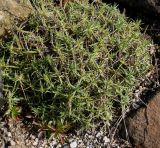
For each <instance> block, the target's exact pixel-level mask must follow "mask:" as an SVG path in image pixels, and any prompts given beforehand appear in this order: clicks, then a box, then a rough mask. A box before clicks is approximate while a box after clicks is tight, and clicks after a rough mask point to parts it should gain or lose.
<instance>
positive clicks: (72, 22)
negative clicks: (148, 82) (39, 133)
mask: <svg viewBox="0 0 160 148" xmlns="http://www.w3.org/2000/svg"><path fill="white" fill-rule="evenodd" d="M35 8H36V10H35V12H34V14H33V15H32V16H31V17H30V18H29V19H28V20H27V21H26V22H25V23H23V24H21V25H20V26H17V28H16V31H15V32H14V34H13V36H12V37H10V39H8V40H7V41H6V42H1V43H2V46H1V47H2V51H1V54H0V55H1V62H0V63H1V64H0V66H1V68H2V74H3V79H4V95H5V97H6V98H7V100H8V113H9V114H11V115H12V116H13V117H15V116H17V115H20V114H21V113H22V112H23V111H24V110H25V108H26V107H27V108H28V110H27V113H28V114H32V115H34V116H35V117H36V118H37V119H38V120H39V121H40V122H41V123H47V124H49V125H52V126H54V127H56V126H59V125H62V126H63V127H64V129H65V128H66V129H67V127H72V126H75V125H79V126H81V127H88V126H93V125H94V122H95V121H97V120H102V121H105V122H106V123H108V122H110V121H111V120H112V119H113V118H114V113H115V110H116V108H117V107H118V108H121V110H123V109H125V108H126V107H127V106H128V105H129V102H130V101H131V98H132V95H133V91H134V89H135V87H136V85H137V84H138V83H139V81H140V79H141V78H142V77H143V76H144V75H145V73H146V72H147V70H148V68H149V66H150V64H149V53H148V51H147V49H148V45H149V44H150V42H149V41H148V40H146V39H145V38H144V36H143V34H141V33H140V27H139V26H140V23H139V22H132V21H130V22H129V21H127V19H126V17H125V16H124V15H123V14H120V12H119V11H118V10H117V8H116V7H115V6H109V5H106V4H103V3H99V4H96V5H94V4H87V3H85V4H84V3H79V2H72V3H68V4H66V5H65V7H64V8H60V7H55V6H54V4H53V3H51V2H43V3H38V4H37V5H36V6H35ZM24 104H25V105H24ZM114 104H118V106H115V105H114Z"/></svg>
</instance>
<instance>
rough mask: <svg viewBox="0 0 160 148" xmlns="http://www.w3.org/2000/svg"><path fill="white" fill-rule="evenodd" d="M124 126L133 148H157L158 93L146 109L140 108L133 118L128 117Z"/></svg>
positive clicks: (159, 128) (159, 138) (159, 140)
mask: <svg viewBox="0 0 160 148" xmlns="http://www.w3.org/2000/svg"><path fill="white" fill-rule="evenodd" d="M126 126H127V130H128V136H129V139H130V140H131V143H132V144H133V147H136V148H159V147H160V92H159V93H157V94H156V95H155V96H154V97H153V99H151V100H150V101H149V103H148V105H147V107H143V108H140V109H139V110H138V111H137V112H136V113H135V114H134V115H133V116H129V117H128V118H127V119H126ZM123 131H124V130H123Z"/></svg>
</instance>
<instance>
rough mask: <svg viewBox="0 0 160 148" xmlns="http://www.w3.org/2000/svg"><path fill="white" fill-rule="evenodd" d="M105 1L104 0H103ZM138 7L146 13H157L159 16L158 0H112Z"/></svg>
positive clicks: (159, 1) (159, 0)
mask: <svg viewBox="0 0 160 148" xmlns="http://www.w3.org/2000/svg"><path fill="white" fill-rule="evenodd" d="M104 1H105V0H104ZM114 1H117V2H122V3H125V4H127V5H129V6H131V7H133V8H138V9H140V10H142V11H144V12H146V13H152V14H158V15H159V17H160V0H114Z"/></svg>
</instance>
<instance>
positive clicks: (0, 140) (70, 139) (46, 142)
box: [0, 119, 129, 148]
mask: <svg viewBox="0 0 160 148" xmlns="http://www.w3.org/2000/svg"><path fill="white" fill-rule="evenodd" d="M0 127H1V128H0V148H110V147H116V148H117V147H118V146H119V145H122V144H120V143H123V145H124V143H126V141H125V142H124V141H123V142H120V141H122V140H119V139H117V138H115V139H114V140H112V143H111V139H110V138H109V137H108V136H107V132H106V128H104V126H102V127H101V128H99V129H98V130H96V129H95V128H93V129H90V130H87V131H75V132H74V134H73V133H70V134H67V135H63V137H64V139H65V140H64V143H62V142H60V140H58V139H57V138H55V135H54V133H53V135H52V136H51V138H49V139H46V138H44V137H45V136H42V135H44V133H42V132H39V133H36V132H34V131H32V130H31V129H30V128H29V127H26V126H25V125H24V124H23V123H22V122H21V121H18V122H16V121H14V120H13V119H7V120H4V119H0ZM126 145H127V146H128V147H129V144H128V143H127V144H125V146H126Z"/></svg>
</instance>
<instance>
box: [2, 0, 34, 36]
mask: <svg viewBox="0 0 160 148" xmlns="http://www.w3.org/2000/svg"><path fill="white" fill-rule="evenodd" d="M32 10H33V8H32V5H31V3H30V1H29V0H0V37H2V36H3V35H5V33H7V32H10V31H11V29H12V28H13V25H14V24H15V23H17V21H23V20H25V19H26V18H27V17H28V16H29V14H31V12H32Z"/></svg>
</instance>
